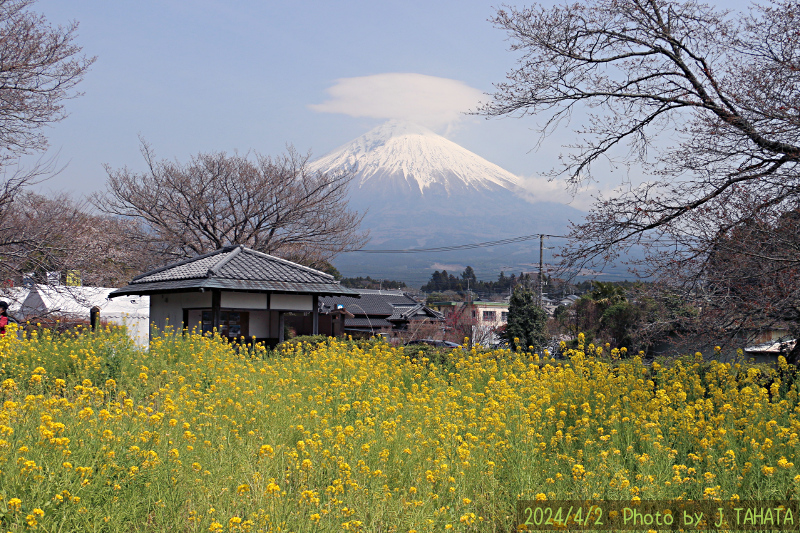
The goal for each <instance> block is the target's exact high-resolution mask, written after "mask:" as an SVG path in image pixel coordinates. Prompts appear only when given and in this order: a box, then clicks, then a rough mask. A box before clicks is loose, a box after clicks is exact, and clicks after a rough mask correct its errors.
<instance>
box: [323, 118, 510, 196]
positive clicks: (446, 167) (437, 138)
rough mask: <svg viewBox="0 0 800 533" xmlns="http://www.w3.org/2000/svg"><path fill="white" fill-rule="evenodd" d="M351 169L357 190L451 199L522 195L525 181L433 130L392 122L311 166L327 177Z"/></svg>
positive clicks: (411, 124) (406, 123)
mask: <svg viewBox="0 0 800 533" xmlns="http://www.w3.org/2000/svg"><path fill="white" fill-rule="evenodd" d="M342 168H350V169H354V170H355V172H356V176H355V179H354V180H353V185H354V188H359V189H365V188H369V189H372V188H374V187H380V188H381V189H382V190H383V191H394V192H400V191H405V192H407V193H412V194H422V195H424V194H425V193H426V192H429V191H434V190H435V191H437V192H445V193H446V194H447V195H453V194H458V193H462V192H467V191H481V190H499V189H507V190H510V191H513V192H518V191H519V190H520V188H521V180H520V179H519V178H518V177H517V176H515V175H514V174H512V173H510V172H508V171H506V170H504V169H502V168H501V167H499V166H497V165H495V164H494V163H490V162H489V161H487V160H485V159H483V158H482V157H480V156H478V155H476V154H474V153H472V152H470V151H469V150H467V149H466V148H463V147H461V146H459V145H457V144H456V143H454V142H452V141H450V140H448V139H446V138H444V137H442V136H441V135H437V134H436V133H434V132H432V131H431V130H429V129H427V128H425V127H423V126H420V125H417V124H413V123H409V122H402V121H397V120H392V121H389V122H387V123H385V124H382V125H380V126H378V127H377V128H374V129H372V130H370V131H369V132H367V133H365V134H364V135H362V136H361V137H358V138H357V139H355V140H353V141H351V142H349V143H347V144H345V145H344V146H341V147H339V148H337V149H336V150H334V151H333V152H331V153H329V154H327V155H325V156H323V157H321V158H320V159H317V160H316V161H314V162H313V163H311V170H313V171H316V170H320V171H323V172H327V171H331V170H335V169H342Z"/></svg>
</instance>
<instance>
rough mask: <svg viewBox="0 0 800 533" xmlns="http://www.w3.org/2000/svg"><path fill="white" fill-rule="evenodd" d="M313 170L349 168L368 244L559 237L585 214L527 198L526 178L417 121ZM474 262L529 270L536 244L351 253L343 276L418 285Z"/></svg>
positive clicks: (383, 130) (374, 134) (370, 136)
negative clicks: (440, 270)
mask: <svg viewBox="0 0 800 533" xmlns="http://www.w3.org/2000/svg"><path fill="white" fill-rule="evenodd" d="M310 168H311V169H312V170H320V171H323V172H325V171H331V170H341V169H350V170H352V171H354V173H355V176H354V179H353V181H352V183H351V186H350V197H351V199H350V203H351V206H352V207H354V208H356V209H358V210H360V211H366V216H365V217H364V223H363V224H362V227H363V228H364V229H369V230H370V237H371V239H370V243H369V244H368V245H367V248H371V249H399V248H429V247H436V246H446V245H456V244H467V243H474V242H481V241H492V240H498V239H504V238H508V237H516V236H520V235H530V234H534V233H547V234H555V235H560V234H563V233H564V232H565V231H566V229H567V226H568V224H569V219H570V218H573V219H578V218H582V216H583V213H582V212H580V211H578V210H577V209H574V208H572V207H569V206H566V205H563V204H558V203H554V202H538V203H535V204H532V203H529V202H528V201H526V200H525V199H524V198H523V196H522V195H521V193H522V187H521V180H520V179H519V178H518V177H517V176H515V175H514V174H511V173H510V172H508V171H506V170H504V169H502V168H501V167H499V166H497V165H495V164H493V163H490V162H489V161H486V160H485V159H483V158H482V157H480V156H478V155H476V154H474V153H472V152H470V151H469V150H467V149H465V148H463V147H461V146H459V145H457V144H455V143H453V142H452V141H449V140H447V139H445V138H444V137H441V136H440V135H437V134H435V133H433V132H431V131H430V130H427V129H425V128H423V127H421V126H417V125H414V124H408V123H402V122H397V121H391V122H388V123H386V124H383V125H382V126H379V127H377V128H375V129H373V130H371V131H370V132H368V133H366V134H364V135H362V136H361V137H359V138H357V139H355V140H353V141H351V142H350V143H347V144H345V145H344V146H342V147H340V148H338V149H336V150H334V151H333V152H331V153H329V154H327V155H325V156H323V157H321V158H320V159H318V160H316V161H314V162H313V163H312V164H311V167H310ZM440 263H451V264H456V265H464V266H465V265H467V264H469V265H472V266H473V267H474V268H475V269H476V271H477V272H478V274H479V276H480V275H483V276H484V277H485V278H487V279H488V278H493V277H496V276H497V274H499V272H500V270H505V271H507V272H508V271H517V272H518V271H521V270H531V269H532V267H531V265H532V264H534V263H538V243H535V244H534V243H522V244H517V245H508V246H502V247H494V248H480V249H474V250H469V251H461V252H448V253H436V254H434V253H422V254H409V255H401V256H398V255H377V254H375V255H373V254H369V255H367V254H360V253H348V254H342V255H341V256H339V257H338V258H337V259H336V261H335V264H336V266H337V268H339V270H340V271H341V272H342V273H343V274H345V275H370V276H372V277H378V278H392V279H399V280H403V281H406V282H407V283H408V282H410V283H413V284H415V285H419V284H422V283H424V282H425V281H427V279H428V278H429V277H430V274H431V272H432V271H433V269H434V267H435V265H437V264H440Z"/></svg>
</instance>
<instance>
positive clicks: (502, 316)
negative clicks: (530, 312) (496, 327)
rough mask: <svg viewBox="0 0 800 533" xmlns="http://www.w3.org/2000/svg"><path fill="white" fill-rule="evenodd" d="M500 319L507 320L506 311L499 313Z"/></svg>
mask: <svg viewBox="0 0 800 533" xmlns="http://www.w3.org/2000/svg"><path fill="white" fill-rule="evenodd" d="M500 320H502V321H503V322H508V311H503V312H502V313H500Z"/></svg>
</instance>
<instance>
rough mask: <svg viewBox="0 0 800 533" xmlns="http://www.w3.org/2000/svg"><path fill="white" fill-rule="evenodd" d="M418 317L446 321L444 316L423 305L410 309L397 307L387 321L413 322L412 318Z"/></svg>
mask: <svg viewBox="0 0 800 533" xmlns="http://www.w3.org/2000/svg"><path fill="white" fill-rule="evenodd" d="M417 317H425V318H432V319H434V320H444V315H442V314H441V313H439V312H437V311H434V310H433V309H431V308H429V307H427V306H425V305H422V304H417V305H414V306H410V307H395V308H394V313H393V314H392V316H390V317H389V318H387V319H386V320H389V321H404V320H411V319H412V318H417Z"/></svg>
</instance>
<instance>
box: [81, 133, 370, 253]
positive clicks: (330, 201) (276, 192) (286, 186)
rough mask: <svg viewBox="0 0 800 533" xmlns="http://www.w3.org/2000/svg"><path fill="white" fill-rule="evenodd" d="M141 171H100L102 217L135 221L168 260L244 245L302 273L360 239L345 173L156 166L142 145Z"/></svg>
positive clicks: (257, 162)
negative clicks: (299, 265) (299, 267)
mask: <svg viewBox="0 0 800 533" xmlns="http://www.w3.org/2000/svg"><path fill="white" fill-rule="evenodd" d="M142 154H143V155H144V158H145V162H146V164H147V170H146V171H144V172H135V171H132V170H129V169H128V168H122V169H112V168H110V167H107V169H106V170H107V172H108V184H107V190H106V192H105V193H104V194H97V195H95V196H94V197H93V198H92V200H93V202H94V204H95V205H96V206H97V207H98V208H99V209H101V210H102V211H103V212H105V213H107V214H110V215H117V216H122V217H126V218H129V219H134V220H138V221H141V222H142V223H143V224H144V225H145V227H146V228H147V231H146V233H145V234H144V235H143V239H144V242H145V243H148V244H149V245H150V246H153V247H155V248H156V249H157V251H158V252H159V253H160V254H162V255H164V256H166V257H167V258H171V259H177V258H183V257H191V256H194V255H196V254H202V253H206V252H209V251H213V250H216V249H219V248H222V247H223V246H226V245H229V244H244V245H246V246H248V247H250V248H253V249H254V250H258V251H262V252H265V253H269V254H275V255H278V256H281V257H284V258H286V259H290V260H293V261H297V262H299V263H302V264H305V265H308V266H323V265H324V264H326V263H327V262H329V261H330V260H331V258H333V257H334V256H335V255H336V254H338V253H340V252H343V251H347V250H353V249H357V248H359V247H361V246H363V244H364V243H365V242H366V238H367V233H365V232H361V231H360V230H359V225H360V223H361V219H362V215H361V214H359V213H357V212H355V211H353V210H351V209H349V208H348V205H347V200H348V197H347V187H348V185H349V183H350V180H351V179H352V174H351V173H349V172H344V171H341V172H339V171H336V172H328V173H322V172H311V171H309V170H308V168H307V163H308V159H309V156H308V155H301V154H299V153H298V152H296V151H295V150H293V149H291V148H290V149H289V150H288V152H287V153H286V154H283V155H280V156H278V157H268V156H262V155H260V154H254V155H253V156H252V157H248V156H246V155H239V154H233V155H229V154H226V153H224V152H215V153H201V154H198V155H197V156H195V157H193V158H192V159H191V160H190V161H189V162H188V163H179V162H172V161H167V160H157V159H156V158H155V156H154V155H153V152H152V149H151V148H150V147H149V146H148V145H147V144H146V143H144V142H143V143H142Z"/></svg>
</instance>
